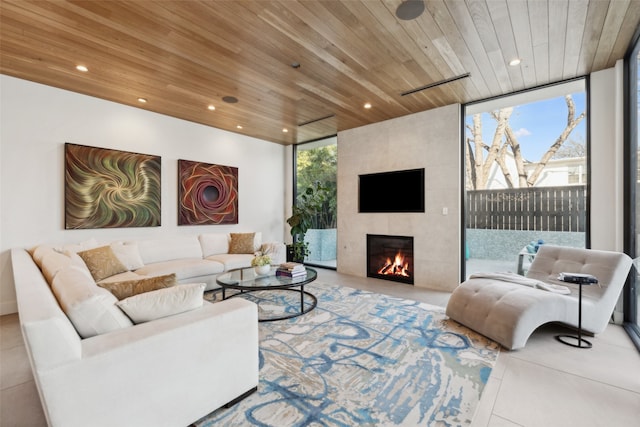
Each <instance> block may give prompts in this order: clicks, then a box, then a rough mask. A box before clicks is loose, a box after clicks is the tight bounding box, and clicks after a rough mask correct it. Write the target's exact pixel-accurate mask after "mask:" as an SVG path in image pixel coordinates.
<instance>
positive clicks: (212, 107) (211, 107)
mask: <svg viewBox="0 0 640 427" xmlns="http://www.w3.org/2000/svg"><path fill="white" fill-rule="evenodd" d="M207 108H208V109H209V110H211V111H213V110H215V109H216V107H215V106H213V105H209V106H208V107H207Z"/></svg>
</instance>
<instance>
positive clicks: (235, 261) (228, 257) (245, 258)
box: [206, 254, 254, 271]
mask: <svg viewBox="0 0 640 427" xmlns="http://www.w3.org/2000/svg"><path fill="white" fill-rule="evenodd" d="M253 258H254V256H253V254H251V255H249V254H218V255H211V256H208V257H207V258H206V259H207V260H210V261H215V262H219V263H221V264H223V265H224V270H225V271H228V270H233V269H234V268H248V267H251V260H252V259H253Z"/></svg>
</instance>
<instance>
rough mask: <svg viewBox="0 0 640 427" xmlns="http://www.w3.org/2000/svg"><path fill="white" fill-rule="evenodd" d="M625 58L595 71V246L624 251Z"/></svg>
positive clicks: (593, 186)
mask: <svg viewBox="0 0 640 427" xmlns="http://www.w3.org/2000/svg"><path fill="white" fill-rule="evenodd" d="M623 81H624V76H623V62H622V61H621V60H620V61H618V62H617V64H616V66H615V68H609V69H607V70H603V71H598V72H597V73H593V74H591V79H590V86H591V91H590V92H591V111H590V113H591V116H590V119H591V154H590V159H591V171H590V173H591V247H592V248H593V249H603V250H610V251H622V250H623V244H624V243H623V240H624V228H623V226H624V216H623V215H624V202H623V200H624V151H623V148H624V121H623V117H624V114H623V110H624V100H623Z"/></svg>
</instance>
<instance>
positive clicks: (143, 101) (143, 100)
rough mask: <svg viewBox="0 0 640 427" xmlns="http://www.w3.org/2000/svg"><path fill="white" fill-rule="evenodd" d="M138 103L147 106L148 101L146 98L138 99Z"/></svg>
mask: <svg viewBox="0 0 640 427" xmlns="http://www.w3.org/2000/svg"><path fill="white" fill-rule="evenodd" d="M138 102H142V103H143V104H146V103H147V100H146V99H145V98H138Z"/></svg>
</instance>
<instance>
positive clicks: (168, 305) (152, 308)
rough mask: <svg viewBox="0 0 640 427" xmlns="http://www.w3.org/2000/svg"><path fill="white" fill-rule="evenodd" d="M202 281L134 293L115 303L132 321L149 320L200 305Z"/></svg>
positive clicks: (202, 289) (141, 321) (202, 292)
mask: <svg viewBox="0 0 640 427" xmlns="http://www.w3.org/2000/svg"><path fill="white" fill-rule="evenodd" d="M204 287H205V284H204V283H193V284H188V285H178V286H173V287H171V288H166V289H159V290H157V291H151V292H146V293H144V294H139V295H135V296H132V297H129V298H127V299H125V300H122V301H118V302H117V303H116V304H117V305H118V307H120V308H121V309H122V311H124V312H125V313H126V314H127V316H129V318H130V319H131V320H132V321H133V323H136V324H137V323H143V322H149V321H151V320H155V319H160V318H162V317H167V316H172V315H174V314H179V313H184V312H185V311H190V310H195V309H196V308H199V307H202V304H203V301H204V300H203V294H204Z"/></svg>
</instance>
